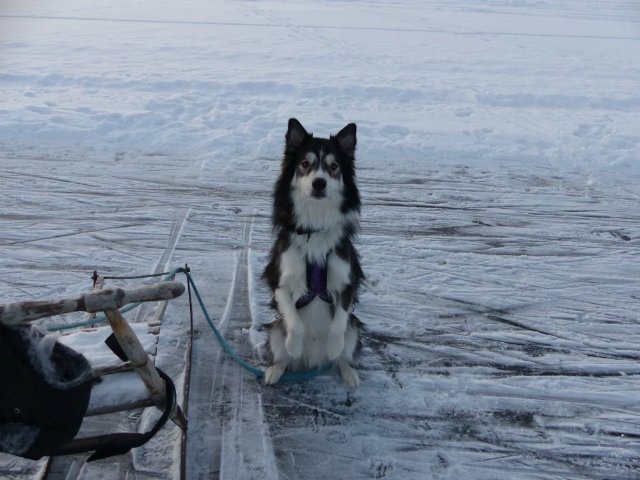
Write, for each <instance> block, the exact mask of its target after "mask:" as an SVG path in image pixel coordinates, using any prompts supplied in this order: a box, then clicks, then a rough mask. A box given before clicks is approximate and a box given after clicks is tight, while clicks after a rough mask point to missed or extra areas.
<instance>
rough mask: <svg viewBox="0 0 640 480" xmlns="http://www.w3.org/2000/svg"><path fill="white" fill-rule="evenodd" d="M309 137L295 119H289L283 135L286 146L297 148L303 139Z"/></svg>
mask: <svg viewBox="0 0 640 480" xmlns="http://www.w3.org/2000/svg"><path fill="white" fill-rule="evenodd" d="M308 136H309V134H308V133H307V131H306V130H305V129H304V127H303V126H302V124H301V123H300V122H299V121H298V120H297V119H295V118H290V119H289V128H288V129H287V134H286V135H285V140H286V142H287V145H288V146H291V147H293V148H298V147H299V146H300V145H302V143H303V142H304V141H305V139H306V138H307V137H308Z"/></svg>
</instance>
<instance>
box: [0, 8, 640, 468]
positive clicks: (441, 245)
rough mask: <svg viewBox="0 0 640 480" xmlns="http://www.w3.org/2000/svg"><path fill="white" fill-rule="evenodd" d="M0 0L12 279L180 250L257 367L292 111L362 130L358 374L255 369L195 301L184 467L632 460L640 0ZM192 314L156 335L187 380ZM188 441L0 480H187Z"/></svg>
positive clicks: (8, 271)
mask: <svg viewBox="0 0 640 480" xmlns="http://www.w3.org/2000/svg"><path fill="white" fill-rule="evenodd" d="M5 3H6V5H3V11H2V12H0V49H1V50H0V51H2V54H1V57H0V58H1V59H2V63H3V69H2V72H0V92H1V94H0V98H1V99H2V100H0V202H1V204H2V209H1V210H0V220H1V221H2V226H3V228H2V230H1V231H0V255H1V256H2V259H3V261H2V262H0V293H1V294H2V301H3V302H11V301H21V300H25V299H43V298H50V297H54V296H63V295H64V296H68V295H72V294H76V293H79V292H81V291H86V290H88V289H89V287H90V276H91V274H92V272H93V271H94V270H97V271H98V272H100V273H102V274H116V275H128V274H140V273H150V272H156V271H162V270H164V269H167V268H169V267H174V266H181V265H183V264H184V263H189V265H190V267H191V268H192V274H193V276H194V279H195V281H196V283H197V285H198V286H199V288H200V289H201V290H202V293H203V295H204V300H205V303H206V304H207V307H208V308H209V310H210V312H211V314H212V317H213V319H214V321H216V322H220V324H221V325H220V326H221V329H222V330H223V332H224V334H225V336H226V337H227V338H228V339H229V340H230V341H231V342H232V344H233V345H234V346H236V348H237V349H238V352H239V353H240V355H241V356H243V357H244V358H247V359H251V360H252V361H253V362H256V363H259V364H261V365H262V366H265V364H264V363H263V362H262V360H260V359H261V358H262V357H261V356H260V353H259V352H258V351H256V350H255V349H253V348H252V345H251V340H250V338H249V337H250V335H249V332H250V331H251V332H252V333H253V334H254V337H253V340H254V341H255V339H256V338H258V339H259V337H260V333H259V332H258V333H257V334H256V330H259V329H260V325H261V324H263V323H266V322H269V321H270V320H271V319H272V316H273V313H272V312H271V310H270V309H269V307H268V302H269V294H268V292H267V289H266V288H265V286H264V285H263V284H262V282H261V281H260V278H259V276H260V273H261V271H262V268H264V264H265V261H266V255H267V253H268V250H269V248H270V246H271V242H272V240H273V238H272V233H271V227H270V223H269V222H270V220H269V217H270V193H271V187H272V183H273V181H274V180H275V178H276V176H277V174H278V170H279V154H280V152H281V150H282V136H283V134H284V130H285V128H286V120H287V118H288V117H289V116H294V115H295V116H297V117H298V118H299V119H300V120H302V122H303V124H304V125H305V126H308V127H309V129H310V130H312V131H314V132H316V133H317V134H320V135H325V134H327V133H329V132H335V131H337V130H338V129H340V128H341V127H342V126H344V124H346V123H348V122H349V121H356V122H357V123H358V127H359V132H358V135H359V144H358V155H357V157H358V169H359V170H358V176H359V177H358V178H359V185H360V189H361V193H362V196H363V217H362V230H361V233H360V236H359V250H360V252H361V255H362V260H363V266H364V269H365V273H366V275H367V283H366V286H365V288H364V291H363V292H362V295H361V302H360V304H359V305H358V307H357V310H356V313H357V314H358V316H359V317H360V318H361V320H363V321H364V322H365V324H366V325H367V332H366V334H365V335H364V338H363V349H362V352H361V355H360V357H359V359H358V362H357V364H358V365H357V366H358V369H359V371H360V375H361V378H362V385H361V387H360V388H359V389H357V390H355V391H350V390H349V389H348V388H346V387H345V386H344V385H343V384H342V383H341V381H340V378H339V376H338V374H337V373H336V372H330V373H327V374H325V375H322V376H320V377H318V378H316V379H313V380H311V381H308V382H304V383H296V384H282V385H276V386H274V387H265V386H263V385H261V384H260V383H259V382H257V381H256V380H255V379H253V378H252V376H251V375H250V374H248V373H246V372H244V371H242V370H241V369H240V367H238V366H237V365H235V364H234V363H232V362H231V361H230V360H229V359H228V358H227V357H226V356H225V355H224V354H223V353H222V352H221V350H220V348H219V347H218V346H217V345H216V344H215V341H214V338H213V335H212V334H211V332H210V331H209V327H208V326H207V325H206V324H205V322H204V319H203V318H202V316H201V315H200V314H199V313H198V314H197V316H196V319H195V331H194V340H193V364H192V369H191V374H190V379H189V383H190V395H189V397H190V402H189V417H190V429H189V433H188V435H187V438H186V445H187V453H186V457H185V469H186V475H187V478H216V477H220V478H260V479H264V478H267V479H272V478H273V479H275V478H281V479H287V478H314V479H315V478H318V479H321V478H397V479H412V478H415V479H426V478H429V479H430V478H438V479H441V478H442V479H445V478H450V479H461V478H474V479H492V480H493V479H513V478H535V479H545V480H547V479H558V478H562V479H573V478H575V479H581V478H597V479H600V478H607V479H630V478H638V477H640V455H639V454H638V451H639V447H640V428H639V426H640V409H639V408H638V405H639V404H640V394H639V393H638V392H640V389H639V387H640V385H639V381H638V378H640V377H639V375H640V367H639V366H638V365H639V360H640V350H639V349H638V347H639V346H640V323H639V322H638V320H639V318H638V312H639V311H640V293H639V292H640V266H639V264H638V261H637V260H638V254H639V253H640V251H639V248H638V246H639V244H640V243H639V242H640V240H639V238H640V213H639V212H640V211H639V210H638V201H639V200H640V188H639V187H638V185H639V181H638V180H639V177H638V174H639V173H640V160H639V159H640V129H639V128H640V127H639V125H638V121H637V118H638V111H639V110H640V99H639V97H638V91H640V90H639V89H638V85H640V57H638V56H637V55H636V54H633V53H631V52H634V51H635V50H637V46H638V45H640V30H639V28H638V25H639V24H640V23H639V22H638V21H639V20H640V11H638V9H637V5H636V4H635V3H634V2H630V1H627V2H625V1H616V2H608V3H606V4H605V3H602V2H574V1H568V0H564V1H559V2H554V3H553V4H551V3H545V2H509V1H506V2H485V1H482V2H481V1H460V2H436V1H433V2H418V1H404V2H382V3H375V4H374V3H373V2H368V1H364V0H363V1H358V2H329V1H322V2H306V1H296V2H280V1H276V0H272V1H266V2H254V1H246V2H228V1H214V2H199V1H197V0H191V1H189V2H188V3H187V4H185V5H183V4H180V5H178V4H175V3H172V2H163V1H161V2H155V3H154V4H153V5H150V4H149V3H148V2H146V1H143V2H139V3H136V4H132V5H130V6H128V7H127V8H126V9H124V8H123V7H118V6H111V5H110V6H104V5H98V4H93V2H76V1H71V2H52V3H51V4H50V5H47V6H41V5H36V4H32V3H30V2H18V1H13V0H11V1H8V2H5ZM62 33H64V34H62ZM60 52H63V53H64V55H63V57H64V58H61V57H60V54H59V53H60ZM125 53H126V54H125ZM110 285H111V286H114V285H118V286H125V285H127V286H130V285H131V284H130V283H127V282H119V281H112V282H110ZM195 308H196V311H197V306H196V307H195ZM152 313H153V312H152V308H151V307H149V308H148V309H146V310H140V311H139V313H136V315H135V319H136V321H141V320H143V319H145V318H148V317H149V315H151V314H152ZM187 315H188V312H187V301H186V298H180V299H178V300H176V301H174V302H171V303H170V305H169V308H168V309H167V314H166V317H165V322H164V324H163V327H162V330H161V335H160V340H159V346H158V356H157V362H158V363H159V364H160V365H161V366H162V367H163V368H165V369H167V371H169V372H170V373H171V374H172V375H173V376H174V378H176V383H177V386H178V389H179V391H183V386H184V382H185V381H186V379H185V378H184V376H185V370H184V363H185V360H184V359H185V356H186V352H187V349H186V342H188V316H187ZM69 318H71V317H69ZM251 327H253V328H251ZM154 415H156V413H155V412H154V411H153V410H149V411H145V412H144V413H143V414H141V413H140V412H137V413H132V414H126V415H120V416H117V417H115V419H114V418H105V419H95V420H94V421H93V422H92V423H91V424H90V425H88V426H87V428H88V429H89V430H92V431H93V430H96V431H101V430H104V429H107V430H109V429H113V428H117V429H120V430H131V429H134V430H135V429H136V428H142V429H144V428H146V426H147V425H148V422H149V421H150V419H152V418H155V416H154ZM114 426H115V427H114ZM83 428H84V427H83ZM180 440H181V439H180V432H179V431H177V429H176V427H174V426H172V425H169V426H167V427H166V428H165V430H164V431H163V432H162V433H161V434H160V435H159V436H158V437H157V438H156V439H154V440H152V442H150V443H149V445H147V446H145V447H144V448H141V449H138V450H136V451H135V452H134V453H132V454H129V455H126V456H122V457H119V458H117V459H113V460H108V461H104V462H96V463H93V464H86V465H83V461H82V460H83V457H82V456H80V457H72V458H71V459H66V460H65V459H56V461H54V462H53V463H52V464H50V465H49V467H48V468H49V470H48V472H46V473H44V469H45V462H44V461H40V462H30V461H22V460H16V459H15V458H13V457H9V456H3V455H0V477H3V478H4V477H9V478H43V477H45V478H48V479H50V480H51V479H62V478H65V479H67V478H68V479H71V478H83V479H92V478H98V477H99V478H105V479H109V478H113V479H119V478H131V477H133V476H135V477H136V478H178V477H179V474H180V471H179V468H178V467H177V465H178V463H179V459H180V446H181V443H180Z"/></svg>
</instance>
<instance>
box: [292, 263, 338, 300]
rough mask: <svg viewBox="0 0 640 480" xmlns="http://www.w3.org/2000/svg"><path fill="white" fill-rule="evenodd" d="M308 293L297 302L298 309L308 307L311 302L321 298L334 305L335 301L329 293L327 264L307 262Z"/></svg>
mask: <svg viewBox="0 0 640 480" xmlns="http://www.w3.org/2000/svg"><path fill="white" fill-rule="evenodd" d="M307 290H308V291H307V293H305V294H304V295H303V296H301V297H300V298H299V299H298V300H297V301H296V308H302V307H306V306H307V305H309V304H310V303H311V301H312V300H313V299H314V298H316V297H320V299H321V300H323V301H325V302H327V303H328V304H329V305H333V299H332V298H331V295H330V294H329V292H328V291H327V264H326V263H324V264H322V265H321V264H319V263H318V262H309V261H307Z"/></svg>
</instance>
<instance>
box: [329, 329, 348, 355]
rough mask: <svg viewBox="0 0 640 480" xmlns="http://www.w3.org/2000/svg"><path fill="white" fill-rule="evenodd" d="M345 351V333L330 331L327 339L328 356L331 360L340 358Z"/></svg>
mask: <svg viewBox="0 0 640 480" xmlns="http://www.w3.org/2000/svg"><path fill="white" fill-rule="evenodd" d="M343 350H344V332H333V331H329V335H328V337H327V356H328V357H329V360H335V359H336V358H338V357H339V356H340V355H341V354H342V351H343Z"/></svg>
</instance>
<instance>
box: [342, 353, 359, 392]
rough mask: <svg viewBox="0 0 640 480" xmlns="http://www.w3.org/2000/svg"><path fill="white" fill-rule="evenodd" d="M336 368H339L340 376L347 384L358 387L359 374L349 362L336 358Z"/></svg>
mask: <svg viewBox="0 0 640 480" xmlns="http://www.w3.org/2000/svg"><path fill="white" fill-rule="evenodd" d="M338 368H339V369H340V376H341V377H342V379H343V380H344V381H345V383H346V384H347V385H349V386H350V387H351V388H358V385H360V376H359V375H358V372H357V371H356V369H355V368H353V367H352V366H351V364H350V363H349V362H348V361H346V360H343V359H340V360H338Z"/></svg>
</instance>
